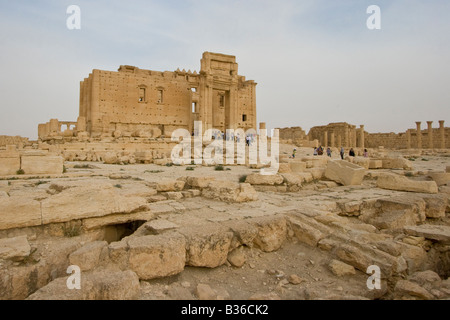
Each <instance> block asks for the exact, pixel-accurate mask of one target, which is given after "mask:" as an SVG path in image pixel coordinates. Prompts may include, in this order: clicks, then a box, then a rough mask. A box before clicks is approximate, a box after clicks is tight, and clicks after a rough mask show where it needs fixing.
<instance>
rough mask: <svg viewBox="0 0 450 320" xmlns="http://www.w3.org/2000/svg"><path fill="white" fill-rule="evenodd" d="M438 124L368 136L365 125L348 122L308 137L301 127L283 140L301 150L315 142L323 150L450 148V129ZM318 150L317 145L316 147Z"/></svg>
mask: <svg viewBox="0 0 450 320" xmlns="http://www.w3.org/2000/svg"><path fill="white" fill-rule="evenodd" d="M444 122H445V121H444V120H440V121H439V128H433V121H427V125H428V127H427V129H425V130H422V128H421V122H416V128H415V129H408V130H406V132H400V133H394V132H390V133H369V132H367V131H365V130H364V125H360V126H359V128H358V127H357V126H356V125H352V124H348V123H346V122H336V123H329V124H327V125H323V126H315V127H312V128H311V129H310V131H309V132H308V134H305V131H304V130H303V129H302V128H300V127H290V128H281V129H280V139H282V140H285V141H286V140H290V141H291V142H292V143H295V144H297V145H299V146H300V145H301V146H309V145H310V144H308V142H315V144H317V145H322V146H324V147H334V148H339V147H344V148H378V147H380V146H383V147H385V148H389V149H448V148H450V128H446V127H445V126H444ZM314 146H316V145H314Z"/></svg>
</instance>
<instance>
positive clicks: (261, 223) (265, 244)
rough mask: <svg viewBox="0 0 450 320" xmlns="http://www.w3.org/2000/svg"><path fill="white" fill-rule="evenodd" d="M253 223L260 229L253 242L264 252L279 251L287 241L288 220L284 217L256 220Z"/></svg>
mask: <svg viewBox="0 0 450 320" xmlns="http://www.w3.org/2000/svg"><path fill="white" fill-rule="evenodd" d="M251 223H253V224H254V225H255V226H256V227H257V228H258V233H257V235H256V237H255V238H254V240H253V242H254V244H255V245H256V246H257V247H259V248H260V249H261V250H262V251H265V252H271V251H275V250H278V249H279V248H280V247H281V245H282V244H283V242H284V240H285V239H286V235H287V225H286V219H285V218H284V217H282V216H272V217H263V218H254V219H252V220H251Z"/></svg>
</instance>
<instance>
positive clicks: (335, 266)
mask: <svg viewBox="0 0 450 320" xmlns="http://www.w3.org/2000/svg"><path fill="white" fill-rule="evenodd" d="M328 267H329V268H330V270H331V272H333V274H334V275H336V276H338V277H343V276H346V275H353V274H355V273H356V271H355V268H354V267H353V266H351V265H348V264H346V263H344V262H342V261H339V260H331V262H330V264H329V265H328Z"/></svg>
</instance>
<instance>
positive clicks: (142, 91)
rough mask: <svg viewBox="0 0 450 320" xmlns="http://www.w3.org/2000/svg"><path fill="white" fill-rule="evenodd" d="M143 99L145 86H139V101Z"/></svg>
mask: <svg viewBox="0 0 450 320" xmlns="http://www.w3.org/2000/svg"><path fill="white" fill-rule="evenodd" d="M144 101H145V88H139V102H144Z"/></svg>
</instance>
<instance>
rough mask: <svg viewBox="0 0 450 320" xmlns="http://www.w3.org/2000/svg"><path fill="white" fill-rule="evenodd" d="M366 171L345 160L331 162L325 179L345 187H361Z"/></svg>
mask: <svg viewBox="0 0 450 320" xmlns="http://www.w3.org/2000/svg"><path fill="white" fill-rule="evenodd" d="M365 174H366V170H365V169H364V168H363V167H360V166H358V165H356V164H353V163H349V162H348V161H345V160H335V161H329V162H328V166H327V169H326V170H325V177H326V178H327V179H330V180H332V181H335V182H337V183H340V184H342V185H344V186H349V185H360V184H361V183H362V181H363V179H364V175H365Z"/></svg>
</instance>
